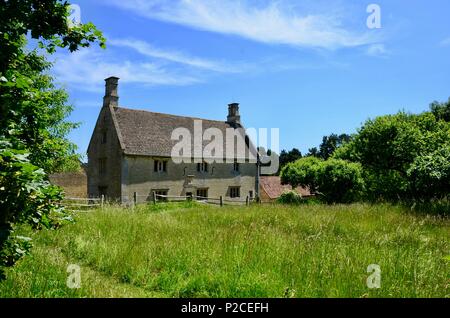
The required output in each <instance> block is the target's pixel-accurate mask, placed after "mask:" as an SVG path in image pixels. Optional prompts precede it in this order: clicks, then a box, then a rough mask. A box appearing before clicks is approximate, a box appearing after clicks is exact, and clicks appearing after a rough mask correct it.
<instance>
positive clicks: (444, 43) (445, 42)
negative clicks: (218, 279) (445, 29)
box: [439, 37, 450, 46]
mask: <svg viewBox="0 0 450 318" xmlns="http://www.w3.org/2000/svg"><path fill="white" fill-rule="evenodd" d="M439 44H440V46H450V37H448V38H446V39H443V40H442V41H441V42H440V43H439Z"/></svg>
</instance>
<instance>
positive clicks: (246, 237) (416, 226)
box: [0, 203, 450, 298]
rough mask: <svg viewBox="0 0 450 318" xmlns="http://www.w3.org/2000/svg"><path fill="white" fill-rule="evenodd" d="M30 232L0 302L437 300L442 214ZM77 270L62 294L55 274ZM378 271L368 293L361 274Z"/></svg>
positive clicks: (89, 222)
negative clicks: (26, 251) (75, 283)
mask: <svg viewBox="0 0 450 318" xmlns="http://www.w3.org/2000/svg"><path fill="white" fill-rule="evenodd" d="M75 219H76V222H75V223H74V224H69V225H66V226H64V227H62V228H60V229H58V230H43V231H41V232H39V233H36V234H30V231H29V230H28V229H26V228H23V229H21V232H22V233H21V234H24V235H32V237H33V244H34V247H33V249H32V252H31V255H29V256H27V257H25V258H24V259H22V260H21V261H20V262H19V263H18V264H17V265H16V266H15V267H13V268H10V269H8V270H7V273H6V274H7V279H6V280H4V281H2V282H0V297H237V298H240V297H277V298H282V297H355V298H360V297H413V298H415V297H449V296H450V293H449V286H450V267H449V265H450V260H449V256H448V255H449V254H450V251H449V238H450V237H449V236H450V231H449V229H450V227H449V225H450V222H449V220H448V218H445V217H442V216H441V217H440V216H431V215H424V214H414V213H411V211H409V210H408V209H406V208H403V207H400V206H393V205H389V204H377V205H368V204H353V205H333V206H324V205H300V206H284V205H276V204H275V205H253V206H250V207H222V208H221V207H214V206H207V205H203V204H199V203H179V204H173V203H172V204H171V203H168V204H158V205H156V206H153V205H148V206H146V205H143V206H139V207H136V208H129V209H126V208H121V207H113V206H111V207H106V208H104V209H103V210H96V211H93V212H89V213H83V214H81V213H80V214H78V215H76V217H75ZM69 264H77V265H79V266H80V268H81V288H80V289H69V288H68V287H67V286H66V281H67V278H68V275H69V274H68V273H67V267H68V265H69ZM370 264H377V265H379V266H380V268H381V286H380V287H381V288H379V289H370V288H368V286H367V283H366V280H367V278H368V276H369V275H370V273H367V267H368V266H369V265H370Z"/></svg>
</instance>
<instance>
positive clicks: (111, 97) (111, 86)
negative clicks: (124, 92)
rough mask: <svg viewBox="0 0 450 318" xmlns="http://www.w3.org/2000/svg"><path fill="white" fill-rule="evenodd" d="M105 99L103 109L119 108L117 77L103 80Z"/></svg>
mask: <svg viewBox="0 0 450 318" xmlns="http://www.w3.org/2000/svg"><path fill="white" fill-rule="evenodd" d="M105 82H106V86H105V97H104V98H103V107H107V106H110V105H111V106H113V107H119V95H118V86H119V78H118V77H114V76H111V77H108V78H107V79H105Z"/></svg>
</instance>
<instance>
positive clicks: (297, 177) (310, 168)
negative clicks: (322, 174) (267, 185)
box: [280, 157, 322, 193]
mask: <svg viewBox="0 0 450 318" xmlns="http://www.w3.org/2000/svg"><path fill="white" fill-rule="evenodd" d="M320 163H322V160H321V159H319V158H316V157H305V158H302V159H299V160H297V161H295V162H291V163H288V164H287V165H286V166H285V167H284V168H283V169H282V170H281V175H280V176H281V182H282V183H283V184H290V185H291V186H292V187H293V188H296V187H298V186H302V187H307V188H309V189H310V191H311V192H312V193H314V192H315V191H316V189H317V169H318V168H319V165H320Z"/></svg>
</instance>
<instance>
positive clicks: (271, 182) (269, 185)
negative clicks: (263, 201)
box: [260, 176, 311, 199]
mask: <svg viewBox="0 0 450 318" xmlns="http://www.w3.org/2000/svg"><path fill="white" fill-rule="evenodd" d="M260 183H261V187H262V189H263V190H264V191H265V192H266V193H267V195H268V196H269V198H271V199H277V198H279V197H280V196H281V194H283V192H286V191H290V190H292V187H291V186H290V185H283V184H281V178H280V177H277V176H261V179H260ZM295 191H296V192H297V193H298V194H300V195H301V196H302V197H307V196H311V193H310V192H309V190H308V189H305V188H302V187H297V188H296V189H295Z"/></svg>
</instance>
